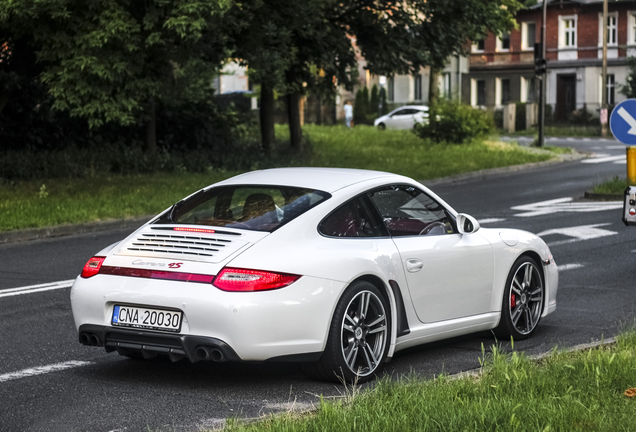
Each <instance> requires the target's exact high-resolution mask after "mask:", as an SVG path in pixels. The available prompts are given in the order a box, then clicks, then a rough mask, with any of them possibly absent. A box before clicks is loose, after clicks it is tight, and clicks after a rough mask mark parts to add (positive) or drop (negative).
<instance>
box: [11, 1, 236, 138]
mask: <svg viewBox="0 0 636 432" xmlns="http://www.w3.org/2000/svg"><path fill="white" fill-rule="evenodd" d="M227 3H228V0H215V1H208V2H199V1H196V0H180V1H177V2H170V1H167V0H152V1H147V2H136V1H132V0H128V1H125V0H124V1H73V0H59V1H53V2H52V1H45V0H39V1H27V0H16V1H11V2H2V3H0V27H2V28H4V29H8V30H9V31H10V32H11V33H12V35H13V37H14V38H22V37H28V38H30V39H31V40H32V47H33V48H34V50H35V52H36V53H37V57H38V61H39V63H40V65H41V66H42V68H43V71H42V73H41V74H40V76H39V79H41V81H42V82H43V83H45V84H46V85H47V87H48V91H49V92H50V94H51V95H52V96H53V97H54V102H53V104H52V108H53V109H54V110H60V111H68V112H69V113H70V115H71V116H73V117H81V118H84V119H87V120H88V124H89V125H90V126H91V127H99V126H102V125H104V124H107V123H115V124H120V125H134V124H136V123H137V122H138V121H139V117H140V115H142V114H143V113H144V112H148V110H149V105H150V104H151V103H152V101H158V102H161V103H163V104H165V105H169V104H177V105H178V104H179V103H182V102H183V101H190V102H200V101H202V100H204V99H205V98H208V97H209V93H208V90H209V87H210V82H211V78H212V76H213V74H214V73H215V72H216V70H217V69H218V66H219V64H220V62H221V60H222V58H223V54H224V53H223V52H214V51H213V50H211V49H210V47H209V45H208V44H207V43H204V35H205V34H206V32H208V30H209V28H208V25H209V20H210V17H211V16H212V15H214V14H220V13H221V12H222V11H223V9H225V8H226V7H227Z"/></svg>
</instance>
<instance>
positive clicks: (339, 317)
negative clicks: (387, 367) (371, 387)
mask: <svg viewBox="0 0 636 432" xmlns="http://www.w3.org/2000/svg"><path fill="white" fill-rule="evenodd" d="M389 316H390V314H389V308H388V304H387V301H386V300H385V298H384V296H383V295H382V293H381V292H380V290H378V288H377V287H375V285H373V284H371V283H369V282H365V281H358V282H354V283H353V284H351V286H350V287H349V288H347V290H346V291H345V293H344V294H343V296H342V298H341V299H340V301H339V302H338V305H337V306H336V310H335V312H334V316H333V320H332V322H331V327H330V328H329V338H328V340H327V346H326V348H325V351H324V353H323V355H322V357H321V358H320V360H319V361H318V363H317V364H316V365H315V366H316V372H317V373H318V375H319V377H320V378H322V379H326V380H329V381H336V382H338V381H345V382H347V383H354V382H358V383H362V382H365V381H369V380H372V379H373V378H374V377H375V375H376V374H377V373H378V372H379V371H380V369H381V367H382V365H383V363H384V361H385V359H386V355H387V352H388V348H389V338H390V335H391V333H390V331H389V330H390V327H391V326H390V319H389Z"/></svg>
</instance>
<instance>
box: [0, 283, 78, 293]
mask: <svg viewBox="0 0 636 432" xmlns="http://www.w3.org/2000/svg"><path fill="white" fill-rule="evenodd" d="M73 282H75V279H70V280H65V281H58V282H50V283H45V284H39V285H29V286H23V287H19V288H9V289H3V290H0V297H12V296H17V295H22V294H32V293H36V292H42V291H51V290H57V289H62V288H70V287H71V285H73Z"/></svg>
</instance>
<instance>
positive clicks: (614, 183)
mask: <svg viewBox="0 0 636 432" xmlns="http://www.w3.org/2000/svg"><path fill="white" fill-rule="evenodd" d="M628 186H636V184H634V183H632V182H630V181H629V180H627V179H624V178H620V177H618V176H615V177H613V178H611V179H609V180H607V181H605V182H603V183H600V184H597V185H595V186H594V188H593V189H592V192H593V193H598V194H618V195H623V193H624V192H625V189H627V187H628Z"/></svg>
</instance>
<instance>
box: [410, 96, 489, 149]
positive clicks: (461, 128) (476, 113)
mask: <svg viewBox="0 0 636 432" xmlns="http://www.w3.org/2000/svg"><path fill="white" fill-rule="evenodd" d="M434 115H436V118H437V120H436V121H433V122H429V123H428V124H421V123H420V124H416V125H415V128H414V132H415V134H416V135H418V136H419V137H420V138H423V139H431V140H433V141H436V142H445V143H453V144H464V143H467V142H470V141H472V140H473V139H475V138H479V137H481V136H484V135H486V134H488V133H490V132H491V131H492V130H493V129H494V127H495V125H494V122H493V119H492V117H491V116H490V115H489V114H488V113H487V112H486V111H482V110H480V109H476V108H472V107H470V106H468V105H463V104H461V103H457V102H449V101H440V102H439V104H438V108H437V112H436V113H430V116H431V117H432V116H434Z"/></svg>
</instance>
